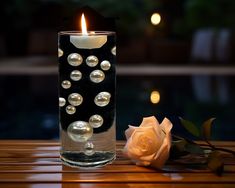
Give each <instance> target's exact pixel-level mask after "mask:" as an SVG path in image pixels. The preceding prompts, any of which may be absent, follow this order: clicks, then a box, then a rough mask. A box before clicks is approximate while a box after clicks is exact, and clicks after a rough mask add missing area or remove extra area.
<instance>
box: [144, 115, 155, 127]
mask: <svg viewBox="0 0 235 188" xmlns="http://www.w3.org/2000/svg"><path fill="white" fill-rule="evenodd" d="M153 125H154V126H156V125H159V123H158V120H157V119H156V118H155V116H150V117H144V118H143V120H142V123H141V124H140V127H147V126H153Z"/></svg>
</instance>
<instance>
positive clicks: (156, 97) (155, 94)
mask: <svg viewBox="0 0 235 188" xmlns="http://www.w3.org/2000/svg"><path fill="white" fill-rule="evenodd" d="M150 101H151V103H153V104H157V103H159V102H160V93H159V91H152V92H151V95H150Z"/></svg>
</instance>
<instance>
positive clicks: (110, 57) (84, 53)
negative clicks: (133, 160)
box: [58, 31, 116, 168]
mask: <svg viewBox="0 0 235 188" xmlns="http://www.w3.org/2000/svg"><path fill="white" fill-rule="evenodd" d="M58 61H59V116H60V117H59V119H60V141H61V150H60V157H61V160H62V161H63V163H64V164H66V165H69V166H72V167H84V168H87V167H99V166H104V165H106V164H108V163H110V162H112V161H113V160H114V159H115V157H116V153H115V146H116V128H115V113H116V111H115V106H116V105H115V90H116V71H115V63H116V37H115V33H114V32H88V35H83V34H82V33H80V32H72V31H65V32H60V33H59V34H58Z"/></svg>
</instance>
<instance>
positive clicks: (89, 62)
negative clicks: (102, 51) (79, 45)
mask: <svg viewBox="0 0 235 188" xmlns="http://www.w3.org/2000/svg"><path fill="white" fill-rule="evenodd" d="M98 63H99V60H98V58H97V57H96V56H94V55H90V56H88V57H87V58H86V64H87V65H88V66H89V67H95V66H96V65H97V64H98Z"/></svg>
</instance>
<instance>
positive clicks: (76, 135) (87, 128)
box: [58, 47, 116, 155]
mask: <svg viewBox="0 0 235 188" xmlns="http://www.w3.org/2000/svg"><path fill="white" fill-rule="evenodd" d="M111 53H112V54H113V55H116V47H113V48H112V49H111ZM63 55H64V52H63V51H62V50H61V49H60V48H59V49H58V57H61V56H63ZM67 62H68V64H69V65H70V66H72V67H74V68H75V69H74V70H73V71H72V72H71V73H70V75H69V79H67V80H63V81H62V82H61V87H62V88H63V89H66V90H67V89H70V88H71V87H72V83H71V80H72V81H76V82H77V81H80V80H81V79H82V76H83V74H82V72H80V70H78V67H79V66H80V65H81V64H82V63H83V62H85V63H86V65H87V66H89V67H91V68H94V70H92V71H91V72H90V74H89V79H90V81H91V82H93V83H95V84H99V83H101V82H102V81H104V80H105V71H108V70H109V69H110V68H111V64H110V62H109V61H108V60H103V61H101V63H100V69H99V68H97V65H98V64H99V59H98V58H97V57H96V56H94V55H90V56H88V57H87V58H86V59H85V60H84V59H83V57H82V56H81V55H80V54H78V53H71V54H69V55H68V57H67ZM110 98H111V94H110V93H109V92H107V91H103V92H99V93H97V95H96V96H95V98H94V101H93V102H94V103H95V104H96V105H97V106H99V107H104V106H107V105H108V104H109V102H110ZM67 101H68V105H67V106H66V107H65V105H66V99H65V98H63V97H59V106H60V107H65V111H66V113H67V114H68V115H73V114H75V113H76V107H78V106H80V105H81V104H82V102H83V96H82V95H81V94H79V93H71V94H69V96H68V97H67ZM103 123H104V119H103V117H102V116H100V115H99V114H94V115H92V116H90V118H89V120H88V122H86V121H74V122H72V123H71V124H70V125H69V126H68V128H67V134H68V136H69V138H70V139H72V140H73V141H75V142H86V143H85V145H84V152H85V154H86V155H92V154H93V153H94V150H93V149H94V145H93V143H92V142H89V141H88V140H89V139H90V138H91V137H92V135H93V128H99V127H101V126H102V125H103Z"/></svg>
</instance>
